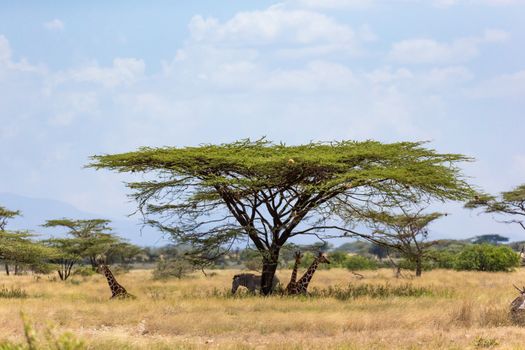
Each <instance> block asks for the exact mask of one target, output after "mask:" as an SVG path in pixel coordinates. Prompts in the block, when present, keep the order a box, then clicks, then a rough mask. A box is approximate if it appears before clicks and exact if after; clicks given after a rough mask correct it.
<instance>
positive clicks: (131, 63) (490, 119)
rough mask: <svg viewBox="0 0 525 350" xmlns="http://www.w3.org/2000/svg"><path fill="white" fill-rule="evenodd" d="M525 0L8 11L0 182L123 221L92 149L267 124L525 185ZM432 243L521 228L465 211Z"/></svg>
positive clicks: (249, 132) (216, 135)
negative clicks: (468, 160) (446, 157)
mask: <svg viewBox="0 0 525 350" xmlns="http://www.w3.org/2000/svg"><path fill="white" fill-rule="evenodd" d="M524 15H525V1H524V0H434V1H433V0H289V1H286V0H285V1H284V2H273V1H241V0H237V1H231V0H221V1H213V0H207V1H204V0H203V1H191V2H189V1H188V2H184V4H183V2H182V1H156V2H154V3H152V2H143V1H120V2H119V1H113V2H111V4H110V3H108V2H106V1H90V2H82V3H81V2H75V3H74V4H73V3H72V2H67V1H53V2H44V1H24V2H9V3H8V2H3V3H2V4H1V5H0V161H1V164H2V171H1V172H0V192H9V193H13V194H18V195H24V196H29V197H40V198H50V199H56V200H60V201H63V202H67V203H69V204H72V205H74V206H75V207H77V208H79V209H80V210H84V211H89V212H93V213H99V214H101V215H111V216H112V217H118V216H124V215H126V214H128V213H130V211H131V210H132V208H133V206H132V204H130V203H127V199H126V196H125V194H126V192H127V191H126V189H125V187H124V186H123V185H122V181H123V180H124V177H123V176H122V175H119V174H111V173H109V172H95V171H93V170H89V169H83V166H84V165H85V164H86V163H88V162H89V159H88V158H89V156H90V155H93V154H101V153H114V152H124V151H129V150H133V149H135V148H137V147H139V146H163V145H173V146H184V145H197V144H200V143H219V142H228V141H233V140H236V139H240V138H246V137H252V138H258V137H260V136H267V137H268V138H269V139H271V140H275V141H285V142H287V143H302V142H308V141H310V140H334V139H337V140H341V139H357V140H365V139H377V140H380V141H385V142H392V141H400V140H428V141H430V142H431V143H430V145H429V146H430V147H433V148H436V149H437V150H439V151H443V152H459V153H464V154H467V155H469V156H472V157H475V158H476V160H477V161H476V162H475V163H473V164H468V165H466V166H465V167H464V169H465V173H466V174H468V175H469V176H471V180H472V182H473V183H474V184H476V185H478V186H479V187H481V188H483V189H485V190H486V191H489V192H498V191H502V190H507V189H510V188H511V187H513V186H515V185H517V184H520V183H523V182H525V146H524V143H523V135H524V134H525V126H524V123H523V121H524V118H525V115H524V114H523V111H524V110H525V102H524V101H525V46H524V45H523V43H524V42H525V21H523V18H524ZM459 207H460V206H459V205H455V206H453V205H449V206H447V207H445V210H447V211H449V212H451V213H453V214H454V215H451V216H450V217H448V218H446V219H444V220H443V221H442V222H441V223H439V224H438V225H436V226H435V228H434V234H435V235H436V237H437V236H439V237H453V236H454V235H455V236H456V237H459V236H461V235H463V236H472V235H474V234H480V233H492V232H498V233H505V234H508V235H510V236H513V237H515V238H520V235H522V234H521V232H519V230H518V228H509V227H506V226H505V225H501V224H497V223H494V222H493V221H492V220H491V218H487V217H480V216H477V215H476V214H474V213H471V212H467V211H463V210H462V209H460V208H459Z"/></svg>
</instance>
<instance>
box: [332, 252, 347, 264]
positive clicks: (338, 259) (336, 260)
mask: <svg viewBox="0 0 525 350" xmlns="http://www.w3.org/2000/svg"><path fill="white" fill-rule="evenodd" d="M328 260H330V265H331V266H332V267H345V266H346V261H347V260H348V254H347V253H346V252H341V251H336V252H331V253H330V254H328Z"/></svg>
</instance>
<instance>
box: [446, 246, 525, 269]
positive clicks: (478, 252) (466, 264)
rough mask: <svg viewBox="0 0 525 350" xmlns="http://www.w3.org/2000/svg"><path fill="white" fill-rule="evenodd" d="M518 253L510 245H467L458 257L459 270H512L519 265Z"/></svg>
mask: <svg viewBox="0 0 525 350" xmlns="http://www.w3.org/2000/svg"><path fill="white" fill-rule="evenodd" d="M519 264H520V259H519V256H518V254H516V252H514V251H513V250H512V249H510V248H509V247H505V246H493V245H490V244H476V245H470V246H466V247H465V248H464V249H463V250H462V251H461V252H460V253H459V254H458V256H457V257H456V262H455V264H454V267H455V269H457V270H476V271H512V270H514V268H516V267H518V266H519Z"/></svg>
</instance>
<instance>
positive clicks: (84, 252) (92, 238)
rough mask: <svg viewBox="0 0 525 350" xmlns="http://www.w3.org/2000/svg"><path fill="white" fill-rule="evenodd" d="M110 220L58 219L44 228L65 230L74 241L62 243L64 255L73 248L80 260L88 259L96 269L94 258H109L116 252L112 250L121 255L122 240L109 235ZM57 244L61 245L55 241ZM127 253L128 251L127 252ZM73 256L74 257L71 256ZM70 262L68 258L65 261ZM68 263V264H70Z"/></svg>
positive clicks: (46, 224) (49, 222) (51, 221)
mask: <svg viewBox="0 0 525 350" xmlns="http://www.w3.org/2000/svg"><path fill="white" fill-rule="evenodd" d="M109 223H110V220H104V219H92V220H71V219H59V220H48V221H47V222H46V223H45V224H44V225H43V226H44V227H59V228H65V229H67V230H68V231H67V233H68V234H69V235H70V236H72V238H74V239H75V240H71V241H63V242H62V243H64V244H65V246H64V249H65V251H64V253H65V254H66V255H68V254H69V252H68V251H67V249H68V248H67V247H66V246H68V247H70V248H73V249H74V250H75V252H78V254H79V255H80V256H81V257H82V258H87V259H89V262H90V264H91V267H92V268H93V269H95V268H96V267H97V261H96V258H97V256H99V255H104V256H111V255H112V254H116V253H117V252H112V249H114V248H115V249H116V250H120V252H121V253H122V248H123V247H122V246H119V244H121V243H122V240H121V239H120V238H119V237H117V236H115V235H113V234H112V233H111V231H112V229H111V228H110V227H109ZM55 243H57V244H62V243H59V242H58V241H56V242H55ZM128 251H129V250H128ZM73 255H76V253H75V254H73ZM67 260H70V259H69V258H68V259H66V261H67ZM70 263H71V262H69V263H68V264H70Z"/></svg>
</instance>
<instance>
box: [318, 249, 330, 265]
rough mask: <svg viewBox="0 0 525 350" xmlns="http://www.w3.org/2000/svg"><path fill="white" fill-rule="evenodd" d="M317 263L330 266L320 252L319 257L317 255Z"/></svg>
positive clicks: (324, 255) (326, 258) (328, 261)
mask: <svg viewBox="0 0 525 350" xmlns="http://www.w3.org/2000/svg"><path fill="white" fill-rule="evenodd" d="M317 262H319V263H320V264H322V263H325V264H330V260H328V257H327V256H326V254H324V253H322V252H319V255H317Z"/></svg>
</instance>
